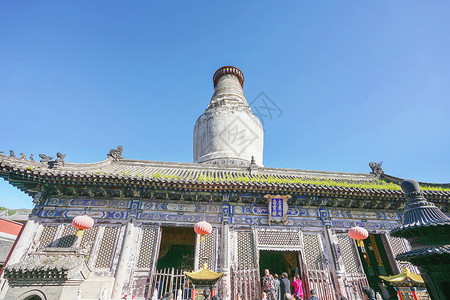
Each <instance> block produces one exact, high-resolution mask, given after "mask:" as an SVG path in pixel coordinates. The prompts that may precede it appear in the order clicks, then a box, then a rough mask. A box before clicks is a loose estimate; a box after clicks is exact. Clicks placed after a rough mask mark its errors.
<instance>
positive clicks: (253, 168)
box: [248, 155, 258, 175]
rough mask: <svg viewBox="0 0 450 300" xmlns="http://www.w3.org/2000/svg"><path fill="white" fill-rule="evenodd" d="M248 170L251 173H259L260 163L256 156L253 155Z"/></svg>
mask: <svg viewBox="0 0 450 300" xmlns="http://www.w3.org/2000/svg"><path fill="white" fill-rule="evenodd" d="M248 172H249V173H250V175H258V165H257V164H256V161H255V157H254V156H253V155H252V159H251V161H250V165H249V166H248Z"/></svg>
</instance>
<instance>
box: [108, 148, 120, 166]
mask: <svg viewBox="0 0 450 300" xmlns="http://www.w3.org/2000/svg"><path fill="white" fill-rule="evenodd" d="M122 152H123V147H122V146H121V145H119V146H117V149H111V150H109V153H108V154H107V158H111V159H112V160H113V161H114V162H118V161H119V160H121V159H123V156H122Z"/></svg>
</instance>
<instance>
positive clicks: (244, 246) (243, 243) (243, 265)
mask: <svg viewBox="0 0 450 300" xmlns="http://www.w3.org/2000/svg"><path fill="white" fill-rule="evenodd" d="M254 248H255V246H254V241H253V232H251V231H250V232H249V231H244V232H242V231H240V232H238V233H237V253H238V268H239V269H240V270H245V269H253V268H255V251H254Z"/></svg>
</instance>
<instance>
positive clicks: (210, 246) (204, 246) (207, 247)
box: [197, 228, 217, 270]
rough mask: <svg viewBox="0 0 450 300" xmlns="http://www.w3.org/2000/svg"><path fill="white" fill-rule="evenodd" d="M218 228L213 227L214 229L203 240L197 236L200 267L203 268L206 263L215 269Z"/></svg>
mask: <svg viewBox="0 0 450 300" xmlns="http://www.w3.org/2000/svg"><path fill="white" fill-rule="evenodd" d="M216 234H217V233H216V229H215V228H213V231H212V232H211V233H210V234H208V235H206V236H205V240H204V241H203V242H199V240H200V238H199V237H197V245H198V247H199V249H198V257H199V260H198V266H197V267H198V268H201V267H202V266H203V264H204V263H207V264H208V267H209V268H210V269H212V270H214V268H215V266H214V249H215V244H216V243H215V241H216V239H215V236H216Z"/></svg>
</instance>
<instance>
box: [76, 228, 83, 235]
mask: <svg viewBox="0 0 450 300" xmlns="http://www.w3.org/2000/svg"><path fill="white" fill-rule="evenodd" d="M83 231H84V230H83V229H78V230H77V234H76V236H79V237H82V236H83Z"/></svg>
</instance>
